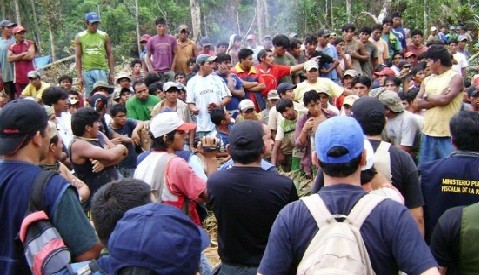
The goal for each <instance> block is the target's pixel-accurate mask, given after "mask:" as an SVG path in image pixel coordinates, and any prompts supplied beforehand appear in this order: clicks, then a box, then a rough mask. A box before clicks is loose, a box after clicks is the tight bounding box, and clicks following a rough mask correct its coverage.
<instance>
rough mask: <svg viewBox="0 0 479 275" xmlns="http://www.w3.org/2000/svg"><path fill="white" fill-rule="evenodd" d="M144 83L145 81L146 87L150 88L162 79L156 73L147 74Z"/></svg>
mask: <svg viewBox="0 0 479 275" xmlns="http://www.w3.org/2000/svg"><path fill="white" fill-rule="evenodd" d="M144 81H145V84H146V86H147V87H150V85H151V83H156V82H158V81H161V78H160V76H158V74H156V73H150V74H147V75H146V76H145V79H144Z"/></svg>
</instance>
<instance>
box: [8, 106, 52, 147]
mask: <svg viewBox="0 0 479 275" xmlns="http://www.w3.org/2000/svg"><path fill="white" fill-rule="evenodd" d="M47 124H48V116H47V112H46V111H45V109H44V108H43V107H42V106H40V105H39V104H38V103H37V102H35V101H33V100H29V99H17V100H13V101H10V102H9V103H7V104H6V105H5V106H4V107H3V109H2V110H1V111H0V155H10V154H13V153H15V152H16V151H18V149H20V147H21V146H22V144H23V142H25V141H26V139H27V137H28V136H31V135H35V133H36V132H37V131H42V130H43V129H45V128H46V127H47Z"/></svg>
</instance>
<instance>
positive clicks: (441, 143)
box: [419, 135, 453, 165]
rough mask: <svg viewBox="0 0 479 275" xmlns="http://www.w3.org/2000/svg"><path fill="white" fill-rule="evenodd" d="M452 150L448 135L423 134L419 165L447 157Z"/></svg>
mask: <svg viewBox="0 0 479 275" xmlns="http://www.w3.org/2000/svg"><path fill="white" fill-rule="evenodd" d="M452 151H453V148H452V144H451V138H450V137H431V136H428V135H423V136H422V140H421V151H420V152H421V153H420V154H419V165H421V164H422V163H426V162H431V161H433V160H437V159H443V158H447V157H448V156H449V155H450V154H451V153H452Z"/></svg>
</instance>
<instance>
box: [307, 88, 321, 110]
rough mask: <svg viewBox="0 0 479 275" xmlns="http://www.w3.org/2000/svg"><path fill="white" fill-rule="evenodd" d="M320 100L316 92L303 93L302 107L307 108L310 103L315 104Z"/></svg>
mask: <svg viewBox="0 0 479 275" xmlns="http://www.w3.org/2000/svg"><path fill="white" fill-rule="evenodd" d="M319 99H320V97H319V93H318V92H317V91H316V90H309V91H307V92H306V93H304V96H303V103H304V106H308V104H309V103H311V102H317V101H318V100H319Z"/></svg>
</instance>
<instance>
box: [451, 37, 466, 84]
mask: <svg viewBox="0 0 479 275" xmlns="http://www.w3.org/2000/svg"><path fill="white" fill-rule="evenodd" d="M457 44H458V42H457V40H455V39H453V40H451V41H450V42H449V53H451V54H452V57H453V58H454V60H453V65H452V69H453V70H454V71H456V72H457V73H459V74H461V75H462V77H463V78H464V79H465V78H466V77H467V73H466V69H467V67H469V61H467V58H466V56H465V55H464V54H463V53H460V52H458V51H457V50H458V45H457Z"/></svg>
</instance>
